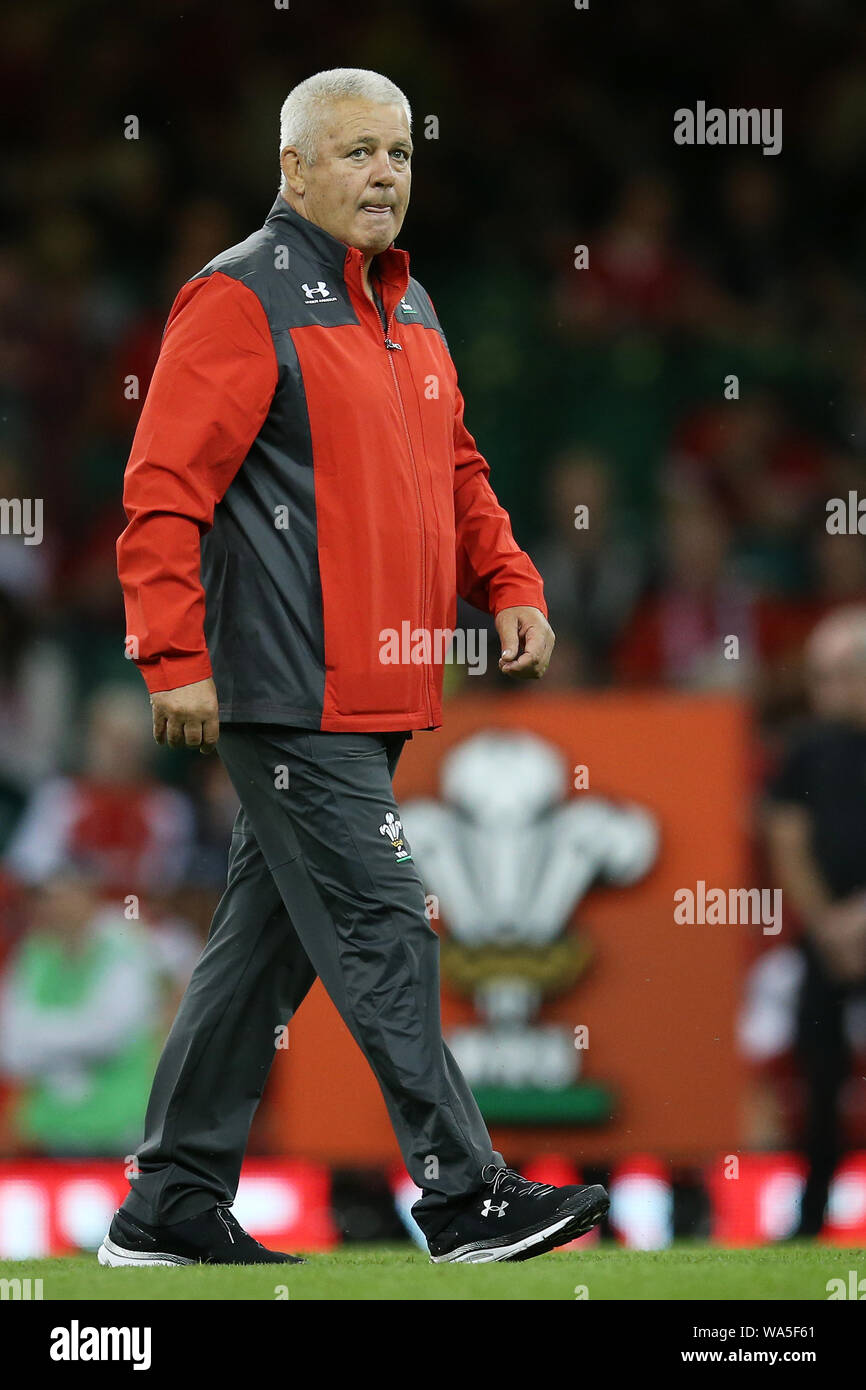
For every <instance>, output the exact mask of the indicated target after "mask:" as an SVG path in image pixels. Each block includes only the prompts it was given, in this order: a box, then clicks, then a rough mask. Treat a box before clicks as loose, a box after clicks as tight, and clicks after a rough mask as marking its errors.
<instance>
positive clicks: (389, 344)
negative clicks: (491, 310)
mask: <svg viewBox="0 0 866 1390" xmlns="http://www.w3.org/2000/svg"><path fill="white" fill-rule="evenodd" d="M373 294H374V295H375V298H376V307H377V308H378V310H379V317H380V319H381V320H382V331H383V333H384V336H385V347H386V348H387V350H388V365H389V367H390V368H391V376H392V377H393V379H394V390H395V392H396V394H397V404H398V405H399V407H400V417H401V419H402V421H403V429H404V431H405V434H406V444H407V446H408V449H409V458H410V460H411V462H412V475H413V477H414V479H415V495H416V497H417V499H418V519H419V521H420V523H421V617H422V620H423V621H424V623H425V625H426V621H427V533H426V531H425V529H424V504H423V501H422V499H421V483H420V480H419V478H418V465H417V463H416V462H415V450H414V449H413V448H412V436H411V435H410V433H409V421H408V420H407V419H406V409H405V407H404V405H403V394H402V392H401V390H400V383H399V381H398V380H397V370H396V368H395V366H394V358H393V357H392V356H391V353H393V352H402V351H403V348H402V345H401V344H400V343H395V342H394V340H393V339H392V338H391V335H390V333H389V331H388V318H387V315H386V313H385V305H384V303H383V302H382V300H381V299H380V298H379V296H378V295H376V292H375V290H374V291H373ZM424 690H425V695H426V698H427V717H428V719H429V720H430V723H431V724H432V723H433V701H432V699H431V695H430V671H429V667H425V675H424Z"/></svg>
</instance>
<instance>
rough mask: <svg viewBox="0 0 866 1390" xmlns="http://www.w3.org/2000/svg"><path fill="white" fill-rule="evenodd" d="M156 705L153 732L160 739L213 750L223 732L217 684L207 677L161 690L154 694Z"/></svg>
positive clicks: (153, 704) (179, 745)
mask: <svg viewBox="0 0 866 1390" xmlns="http://www.w3.org/2000/svg"><path fill="white" fill-rule="evenodd" d="M150 703H151V708H152V709H153V736H154V738H155V739H156V741H157V743H167V744H168V745H169V746H170V747H171V748H184V747H186V748H197V749H198V750H199V752H200V753H212V752H213V751H214V749H215V748H216V746H217V741H218V739H219V736H220V722H219V704H218V702H217V693H216V686H215V685H214V683H213V679H212V678H211V677H210V676H209V677H208V679H207V680H206V681H194V682H193V684H192V685H179V686H178V687H177V689H176V690H158V691H156V693H155V694H153V695H151V697H150Z"/></svg>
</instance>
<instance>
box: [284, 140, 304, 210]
mask: <svg viewBox="0 0 866 1390" xmlns="http://www.w3.org/2000/svg"><path fill="white" fill-rule="evenodd" d="M280 168H281V169H282V171H283V178H284V180H285V182H286V185H287V187H288V188H290V189H291V190H292V192H293V193H297V195H298V197H299V198H302V197H303V196H304V189H305V187H306V183H305V180H304V174H303V168H302V165H301V156H300V155H299V154H298V151H297V150H296V149H294V148H293V147H292V146H291V145H286V147H285V149H283V150H281V152H280Z"/></svg>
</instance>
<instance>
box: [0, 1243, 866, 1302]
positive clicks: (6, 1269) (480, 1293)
mask: <svg viewBox="0 0 866 1390" xmlns="http://www.w3.org/2000/svg"><path fill="white" fill-rule="evenodd" d="M850 1270H856V1271H858V1272H859V1277H862V1275H866V1250H862V1249H839V1248H837V1247H830V1246H820V1245H814V1244H811V1243H803V1244H799V1243H792V1244H787V1245H783V1246H769V1247H763V1248H761V1249H755V1250H722V1249H719V1248H718V1247H714V1246H709V1245H702V1244H697V1243H692V1242H682V1243H679V1244H677V1245H675V1246H674V1247H672V1248H671V1249H669V1250H664V1251H652V1252H644V1251H636V1250H628V1251H626V1250H619V1249H616V1248H614V1247H604V1246H603V1247H601V1248H596V1249H593V1250H587V1251H585V1252H584V1251H581V1250H576V1251H559V1252H554V1253H552V1254H549V1255H542V1256H539V1257H538V1258H537V1259H535V1260H529V1261H527V1262H525V1263H523V1264H488V1265H431V1264H430V1263H429V1261H428V1260H427V1259H426V1257H425V1256H424V1255H422V1254H420V1253H419V1252H416V1251H414V1250H412V1249H409V1248H407V1247H405V1246H400V1247H395V1246H390V1247H389V1246H351V1247H348V1248H346V1247H344V1248H343V1249H341V1250H338V1251H334V1252H332V1253H329V1254H316V1255H310V1256H309V1257H308V1260H307V1263H306V1264H305V1265H298V1266H292V1265H288V1266H279V1265H276V1266H261V1265H258V1266H249V1267H240V1266H231V1265H230V1266H225V1265H223V1266H214V1267H208V1266H205V1265H198V1266H195V1267H191V1266H188V1267H182V1268H178V1269H101V1268H100V1267H99V1266H98V1265H97V1263H96V1257H95V1255H76V1256H72V1257H69V1258H60V1259H53V1260H21V1261H13V1260H4V1261H0V1278H2V1279H15V1278H18V1279H28V1278H29V1279H31V1280H33V1279H41V1280H42V1293H43V1298H44V1299H45V1300H46V1301H48V1300H55V1299H61V1300H64V1299H71V1300H76V1299H85V1300H109V1301H114V1300H125V1299H135V1300H138V1299H142V1300H160V1301H163V1300H209V1299H215V1300H224V1299H231V1300H236V1299H242V1300H254V1301H261V1300H274V1299H277V1298H278V1297H280V1296H281V1297H282V1298H283V1299H285V1298H286V1297H288V1299H289V1300H290V1301H292V1302H298V1301H300V1302H305V1301H310V1300H313V1301H324V1302H331V1301H332V1300H333V1301H340V1300H348V1301H373V1302H379V1301H383V1302H385V1301H395V1300H400V1301H404V1300H405V1301H425V1300H439V1299H444V1300H449V1299H457V1300H460V1301H461V1302H462V1301H466V1300H470V1301H471V1300H475V1299H479V1300H500V1299H502V1300H519V1301H522V1300H525V1299H534V1300H562V1299H564V1300H566V1301H573V1300H574V1299H575V1298H578V1297H581V1298H586V1297H588V1298H589V1299H590V1300H593V1299H595V1300H618V1299H627V1300H633V1299H638V1300H662V1301H667V1300H680V1299H725V1300H737V1299H760V1300H787V1299H807V1300H826V1298H827V1281H828V1280H829V1279H834V1278H841V1279H844V1280H845V1281H846V1282H847V1281H848V1276H849V1271H850ZM584 1289H585V1290H586V1292H583V1290H584ZM6 1296H7V1297H8V1296H9V1295H8V1294H7V1295H6Z"/></svg>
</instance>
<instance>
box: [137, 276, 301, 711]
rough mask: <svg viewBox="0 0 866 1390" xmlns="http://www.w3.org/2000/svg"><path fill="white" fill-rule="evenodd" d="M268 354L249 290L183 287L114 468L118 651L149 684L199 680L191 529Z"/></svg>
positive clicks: (252, 417)
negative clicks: (125, 455)
mask: <svg viewBox="0 0 866 1390" xmlns="http://www.w3.org/2000/svg"><path fill="white" fill-rule="evenodd" d="M276 384H277V361H276V354H275V351H274V345H273V339H272V338H271V333H270V328H269V325H268V320H267V315H266V314H265V311H264V308H263V307H262V304H261V302H260V300H259V298H258V296H257V295H256V294H255V293H254V292H253V291H252V290H251V289H249V287H248V286H247V285H245V284H243V283H242V282H241V281H239V280H232V279H231V278H230V277H229V276H226V275H222V274H220V273H219V272H217V273H215V274H213V275H210V276H208V277H207V278H204V279H199V280H193V281H190V282H189V283H188V284H186V285H184V287H183V289H182V290H181V291H180V294H179V295H178V297H177V299H176V300H175V302H174V305H173V306H172V310H171V314H170V315H169V319H168V323H167V324H166V329H165V333H164V335H163V340H162V347H161V350H160V354H159V360H158V362H157V364H156V369H155V371H154V374H153V379H152V381H151V384H150V389H149V391H148V393H147V399H146V400H145V403H144V406H143V408H142V411H141V415H140V417H139V422H138V428H137V429H136V432H135V438H134V440H133V443H132V451H131V453H130V456H129V462H128V464H127V466H126V478H125V483H124V490H123V505H124V510H125V511H126V516H127V519H128V522H129V525H128V526H127V527H126V530H125V531H124V532H123V534H122V536H121V537H120V539H119V540H118V542H117V561H118V574H119V577H120V583H121V587H122V589H123V596H124V603H125V606H126V633H127V654H128V655H130V656H131V658H132V659H133V660H134V661H135V662H136V665H137V666H138V668H139V670H140V671H141V673H142V675H143V677H144V680H145V684H146V685H147V688H148V690H150V691H151V692H154V691H157V690H173V689H175V688H176V687H177V686H180V685H189V684H191V683H192V682H193V681H199V680H205V679H206V678H207V677H208V676H210V675H211V674H212V673H211V664H210V658H209V656H208V651H207V645H206V642H205V636H204V616H205V599H204V590H203V587H202V583H201V574H200V567H201V550H200V547H201V537H202V534H203V533H204V532H205V531H207V530H208V529H209V528H210V527H211V526H212V525H213V515H214V508H215V506H216V504H217V503H218V502H219V501H220V500H221V498H222V497H223V495H224V494H225V492H226V490H227V489H228V487H229V485H230V484H231V482H232V479H233V478H234V476H235V474H236V473H237V471H238V469H239V468H240V466H241V464H242V463H243V461H244V459H245V458H246V455H247V453H248V451H249V448H250V445H251V444H252V442H253V440H254V439H255V437H256V435H257V434H258V432H259V430H260V429H261V426H262V423H263V421H264V419H265V417H266V415H267V413H268V409H269V408H270V403H271V400H272V398H273V394H274V391H275V390H276Z"/></svg>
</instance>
